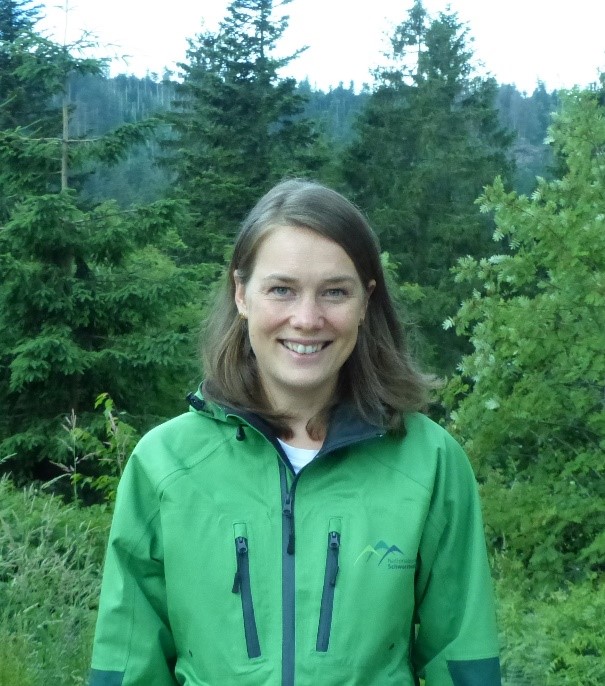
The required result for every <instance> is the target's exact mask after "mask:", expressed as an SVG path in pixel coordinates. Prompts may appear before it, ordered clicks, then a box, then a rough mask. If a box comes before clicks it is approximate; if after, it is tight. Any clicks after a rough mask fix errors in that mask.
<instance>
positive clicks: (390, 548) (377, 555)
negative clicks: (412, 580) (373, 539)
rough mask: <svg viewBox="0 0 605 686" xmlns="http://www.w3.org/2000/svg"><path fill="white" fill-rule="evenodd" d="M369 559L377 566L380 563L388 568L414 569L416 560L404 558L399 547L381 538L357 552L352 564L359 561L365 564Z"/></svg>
mask: <svg viewBox="0 0 605 686" xmlns="http://www.w3.org/2000/svg"><path fill="white" fill-rule="evenodd" d="M370 560H372V561H373V562H375V563H376V566H377V567H380V566H381V565H382V566H383V567H386V568H388V569H414V568H415V567H416V560H414V559H410V558H406V556H405V554H404V552H403V550H401V548H399V547H397V546H396V545H389V544H388V543H385V541H383V540H382V539H381V540H380V541H378V543H377V544H376V545H374V546H371V545H367V546H366V547H365V548H364V549H363V550H362V551H361V552H360V553H359V555H358V556H357V559H356V560H355V563H354V564H358V563H359V562H365V564H367V563H368V562H369V561H370ZM383 563H384V564H383Z"/></svg>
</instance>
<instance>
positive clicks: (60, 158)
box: [0, 33, 194, 476]
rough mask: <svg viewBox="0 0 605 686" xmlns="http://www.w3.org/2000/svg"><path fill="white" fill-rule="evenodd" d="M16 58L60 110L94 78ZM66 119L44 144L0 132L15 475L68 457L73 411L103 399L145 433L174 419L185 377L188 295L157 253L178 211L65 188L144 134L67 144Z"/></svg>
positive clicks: (124, 130)
mask: <svg viewBox="0 0 605 686" xmlns="http://www.w3.org/2000/svg"><path fill="white" fill-rule="evenodd" d="M13 48H14V52H13V55H15V56H16V57H17V58H18V59H19V60H21V61H20V62H19V61H18V63H19V64H20V65H26V66H27V68H26V69H21V68H20V69H19V77H20V78H22V79H23V83H24V86H25V87H29V86H30V85H31V84H39V83H41V84H42V85H43V88H44V92H45V94H46V98H47V99H48V100H49V101H50V100H52V99H53V98H57V99H59V101H63V102H64V103H65V96H66V93H65V84H66V83H67V81H68V77H69V75H70V74H73V73H98V72H99V71H100V70H101V65H100V64H99V62H97V61H95V60H89V59H80V58H76V57H73V56H72V55H71V53H70V50H69V46H61V45H56V44H54V43H52V42H51V41H49V40H47V39H45V38H44V37H41V36H36V34H34V33H31V34H29V35H28V37H27V43H19V42H17V43H15V44H14V45H13ZM19 49H22V50H24V51H25V52H26V53H27V54H26V55H21V56H20V55H19V53H18V50H19ZM42 58H44V59H42ZM30 80H31V81H30ZM44 103H45V104H46V103H47V100H44ZM70 111H71V108H70V106H69V103H65V106H64V107H63V108H62V117H63V119H62V121H60V122H56V121H55V128H54V129H52V127H51V126H50V124H51V120H49V122H47V123H48V131H47V132H45V133H46V135H44V136H41V135H40V133H41V132H40V131H39V130H38V129H37V128H36V127H35V126H28V125H27V122H25V124H23V125H22V124H21V122H20V121H16V122H15V123H16V126H15V127H13V128H6V129H4V130H3V131H1V132H0V186H1V187H2V189H3V193H4V197H5V198H8V199H9V202H7V203H6V205H5V219H4V222H3V224H2V227H1V229H0V350H1V353H0V458H5V457H6V456H7V455H12V456H13V457H12V459H11V460H10V461H9V463H8V465H9V467H10V468H11V469H12V470H13V471H14V472H15V473H17V474H19V475H21V476H32V475H38V476H40V475H42V474H43V472H42V471H40V469H39V467H38V466H37V465H38V464H39V463H40V462H41V461H44V464H46V465H48V464H49V462H50V461H61V460H62V458H63V457H65V446H64V441H63V438H64V436H65V434H64V432H63V431H62V430H61V424H62V421H63V418H64V417H65V416H66V415H68V414H70V413H71V411H74V412H76V413H77V414H78V415H79V417H80V419H81V420H82V421H87V416H89V415H90V411H91V410H92V409H93V407H94V402H95V397H96V396H97V395H98V394H99V393H101V392H107V393H109V394H110V395H111V397H112V398H113V401H114V402H115V404H116V406H117V407H119V408H121V409H123V410H127V411H128V412H129V413H130V415H131V416H132V417H133V421H134V422H135V423H136V424H138V425H139V426H140V427H143V426H145V425H148V424H149V422H151V421H154V419H155V418H157V417H158V416H165V415H166V414H170V413H172V412H173V411H174V409H175V408H176V407H178V406H177V404H176V403H175V400H176V399H177V398H179V396H182V395H183V394H184V392H185V388H186V384H187V382H188V380H189V379H190V377H191V376H192V373H193V372H192V369H193V357H194V355H193V346H191V345H190V331H191V330H193V328H194V326H193V325H192V320H191V318H190V317H189V314H190V312H191V310H190V309H189V307H188V303H189V302H190V301H191V299H192V282H191V280H190V279H189V278H188V277H187V274H185V273H183V272H182V271H181V270H179V269H178V268H177V267H176V266H175V265H174V263H173V262H172V261H171V260H170V259H169V258H168V257H166V254H165V253H166V251H167V250H168V249H169V248H171V247H172V245H173V244H174V241H175V240H176V238H175V231H174V227H175V226H176V225H178V223H179V219H178V214H179V206H178V204H177V203H175V202H172V201H164V202H161V203H156V204H154V205H151V206H147V207H132V208H130V210H129V211H127V212H121V211H119V208H118V207H117V205H116V203H113V202H107V203H103V204H101V205H97V206H93V207H90V206H88V205H87V204H86V203H84V202H83V201H82V200H81V199H80V198H79V195H78V192H77V190H76V189H75V188H74V186H75V185H76V184H74V183H73V179H74V178H75V177H77V176H78V174H79V173H80V171H81V170H82V169H86V168H87V167H89V166H91V165H96V166H98V165H102V164H113V163H115V162H116V161H118V160H119V159H120V158H121V157H123V156H124V155H125V154H126V153H127V151H128V149H129V147H130V146H131V145H132V144H133V143H136V142H140V141H142V140H144V138H145V136H146V135H147V132H148V130H149V128H150V125H149V124H145V123H140V124H127V125H124V126H122V127H120V128H119V129H116V130H114V131H112V132H110V133H109V134H107V135H104V136H102V137H100V138H98V139H86V140H82V139H74V138H72V137H71V136H70V131H69V116H70ZM179 389H180V390H179Z"/></svg>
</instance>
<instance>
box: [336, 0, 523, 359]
mask: <svg viewBox="0 0 605 686" xmlns="http://www.w3.org/2000/svg"><path fill="white" fill-rule="evenodd" d="M391 43H392V48H393V51H392V66H391V67H389V68H385V69H382V70H380V71H379V72H378V74H377V76H378V77H379V80H378V85H377V87H376V88H375V90H374V92H373V93H372V94H371V96H370V98H369V101H368V104H367V106H366V108H365V109H364V111H363V112H362V114H361V116H360V117H359V119H358V121H357V125H356V130H357V138H356V140H354V142H353V143H352V144H351V146H350V147H349V148H348V150H347V151H346V152H345V154H344V156H343V159H342V164H341V167H342V175H343V178H344V180H345V182H346V184H347V185H348V187H349V188H350V189H351V192H352V193H353V195H354V197H355V198H356V200H357V202H358V203H359V204H360V205H361V207H362V208H363V209H365V210H366V211H367V212H368V214H369V216H370V218H371V220H372V222H373V224H374V226H375V227H376V229H377V231H378V233H379V235H380V238H381V242H382V247H383V249H385V250H387V251H388V252H389V253H390V255H391V259H392V260H393V262H394V263H396V264H397V265H398V276H399V278H400V279H401V280H402V281H404V282H408V283H412V284H417V285H419V286H420V290H418V289H416V290H415V291H414V292H415V294H416V301H415V302H414V303H413V304H411V305H410V309H411V310H412V314H413V316H414V317H415V318H416V320H417V322H418V324H419V327H420V329H421V331H422V333H423V337H424V348H423V353H424V357H425V361H427V362H431V363H432V364H433V365H434V367H435V368H436V369H438V370H439V371H441V372H444V371H446V372H447V371H451V370H452V368H453V367H454V366H455V364H456V362H457V360H458V358H459V355H460V351H461V348H462V346H463V343H462V341H458V343H455V344H454V345H453V344H452V341H451V340H450V339H449V338H448V339H446V337H445V336H444V334H443V331H442V322H443V320H444V319H445V318H446V317H447V316H448V315H450V314H451V313H452V312H454V311H455V310H456V308H457V306H458V304H459V302H460V300H461V299H462V297H463V293H464V291H462V290H461V288H460V286H459V285H457V284H455V283H454V281H453V277H452V275H451V273H450V269H451V267H452V266H453V265H454V264H455V262H456V260H457V258H458V257H460V256H462V255H466V254H469V255H481V254H484V253H485V251H486V250H487V246H488V245H489V239H490V235H491V228H490V223H489V222H488V221H487V220H486V218H485V217H483V216H481V215H480V213H479V211H478V209H477V207H476V206H475V204H474V201H475V199H476V197H477V196H478V195H479V194H480V192H481V190H482V188H483V187H484V186H485V184H486V183H489V182H491V181H492V180H493V178H494V177H495V176H496V175H497V174H502V175H503V176H504V177H505V178H506V177H507V176H508V174H509V172H510V168H511V165H510V162H509V159H508V148H509V145H510V142H511V137H510V136H509V135H508V134H507V133H505V131H504V130H503V129H502V128H501V126H500V124H499V121H498V114H497V110H496V108H495V96H496V92H497V91H496V84H495V82H494V81H493V80H492V79H482V78H479V77H475V76H473V72H472V68H471V58H472V52H471V50H470V47H469V38H468V34H467V29H466V28H465V27H464V26H463V25H461V24H460V22H459V21H458V19H457V16H456V14H454V13H450V12H446V13H441V14H439V15H438V17H437V18H436V19H430V18H429V17H428V15H427V13H426V11H425V9H424V6H423V4H422V2H420V1H417V2H416V3H415V4H414V6H413V8H412V10H411V12H410V13H409V16H408V19H407V20H406V21H404V22H403V23H402V24H401V25H400V26H398V27H397V29H396V30H395V32H394V34H393V37H392V40H391Z"/></svg>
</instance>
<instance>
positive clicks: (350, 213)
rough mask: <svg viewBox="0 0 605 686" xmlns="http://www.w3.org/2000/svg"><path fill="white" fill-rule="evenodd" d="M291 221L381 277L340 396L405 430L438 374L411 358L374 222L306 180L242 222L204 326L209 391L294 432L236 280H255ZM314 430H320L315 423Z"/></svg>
mask: <svg viewBox="0 0 605 686" xmlns="http://www.w3.org/2000/svg"><path fill="white" fill-rule="evenodd" d="M283 226H291V227H299V228H306V229H310V230H311V231H315V232H317V233H318V234H319V235H321V236H324V237H325V238H329V239H330V240H333V241H335V242H336V243H338V245H340V246H341V247H342V248H343V250H344V251H345V252H346V253H347V255H348V256H349V257H350V258H351V260H352V262H353V264H354V265H355V268H356V269H357V273H358V274H359V278H360V279H361V282H362V284H364V285H366V286H367V284H369V282H370V281H371V280H374V281H375V282H376V286H375V287H374V290H373V292H372V294H371V296H370V299H369V303H368V308H367V312H366V315H365V319H364V322H363V324H362V325H361V327H360V329H359V335H358V338H357V343H356V345H355V348H354V350H353V352H352V353H351V355H350V357H349V358H348V360H347V361H346V362H345V364H344V365H343V367H342V369H341V372H340V379H339V388H338V398H337V400H338V401H343V400H349V401H351V402H353V403H354V405H355V406H356V408H357V410H358V412H359V414H360V415H361V416H362V417H363V418H364V419H366V420H367V421H369V422H370V423H372V424H375V425H377V426H381V427H384V428H386V429H390V430H397V429H400V428H401V427H402V419H403V415H404V414H405V413H406V412H409V411H414V410H420V409H423V408H424V407H425V406H426V403H427V401H428V393H429V390H430V389H431V387H432V386H433V385H434V383H433V379H432V377H429V376H427V375H424V374H422V373H420V372H419V371H418V369H417V368H416V367H415V365H414V363H413V361H412V359H411V357H410V353H409V350H408V348H407V345H406V340H405V336H404V331H403V328H402V326H401V324H400V322H399V319H398V317H397V314H396V311H395V307H394V305H393V300H392V298H391V296H390V294H389V291H388V289H387V284H386V281H385V275H384V271H383V268H382V264H381V261H380V248H379V244H378V239H377V237H376V235H375V234H374V232H373V231H372V229H371V228H370V226H369V224H368V222H367V221H366V220H365V218H364V216H363V215H362V214H361V212H360V211H359V210H358V209H357V208H356V207H355V206H354V205H353V204H352V203H351V202H349V201H348V200H347V199H346V198H344V197H343V196H342V195H340V193H337V192H336V191H334V190H331V189H329V188H326V187H325V186H322V185H320V184H319V183H315V182H311V181H306V180H300V179H291V180H287V181H282V182H281V183H279V184H278V185H277V186H275V187H274V188H273V189H272V190H270V191H269V192H268V193H267V194H266V195H264V196H263V197H262V198H261V199H260V200H259V202H258V203H257V204H256V206H255V207H254V208H253V209H252V211H251V212H250V214H249V215H248V216H247V217H246V219H245V220H244V222H243V224H242V225H241V228H240V231H239V233H238V235H237V238H236V241H235V247H234V251H233V257H232V259H231V263H230V265H229V269H228V271H227V273H226V274H225V275H224V277H223V278H224V280H223V283H222V284H221V287H220V289H219V291H218V293H217V296H216V298H215V301H214V303H213V306H212V307H211V310H210V313H209V315H208V317H207V319H206V321H205V325H204V327H203V335H202V359H203V364H204V373H205V382H204V385H203V392H204V395H205V396H206V397H207V398H209V399H211V400H215V401H217V402H219V403H222V404H226V405H229V406H231V407H234V408H239V409H242V410H246V411H252V412H255V413H256V414H259V415H260V416H262V417H263V418H264V419H265V420H267V421H268V422H269V423H271V424H272V425H273V426H274V427H275V429H276V430H277V431H278V432H281V433H282V434H284V435H285V436H286V437H287V436H288V434H289V431H288V428H287V418H286V417H284V416H283V415H278V414H276V413H275V412H274V411H272V409H271V407H270V406H269V403H268V401H267V398H266V396H265V393H264V392H263V389H262V386H261V383H260V379H259V374H258V369H257V365H256V359H255V357H254V353H253V352H252V348H251V346H250V341H249V339H248V331H247V324H246V321H245V320H243V319H241V318H240V317H239V313H238V310H237V307H236V305H235V280H234V274H235V272H237V274H238V278H240V279H241V280H242V281H243V283H244V284H245V283H247V281H248V280H249V279H250V275H251V274H252V270H253V269H254V263H255V259H256V255H257V253H258V249H259V246H260V244H261V243H262V241H263V239H264V238H265V237H266V236H267V235H268V234H269V233H270V232H271V231H272V229H275V228H277V227H283ZM328 410H329V408H326V409H325V412H327V411H328ZM325 412H324V416H325ZM320 421H322V420H321V419H320ZM308 429H309V432H310V433H311V434H314V433H315V430H313V428H312V426H311V425H310V426H309V427H308Z"/></svg>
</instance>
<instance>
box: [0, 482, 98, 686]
mask: <svg viewBox="0 0 605 686" xmlns="http://www.w3.org/2000/svg"><path fill="white" fill-rule="evenodd" d="M109 521H110V515H109V512H108V511H107V510H106V509H105V508H102V507H92V508H87V509H86V510H82V509H80V508H79V507H77V506H71V507H66V506H64V505H62V504H61V503H60V502H59V501H58V500H57V499H56V498H52V497H50V496H46V495H43V494H40V493H39V492H37V491H36V490H35V489H34V488H33V487H29V488H27V489H23V490H17V489H16V488H15V487H14V486H13V485H12V484H11V482H10V481H9V480H8V479H6V478H4V479H0V684H2V685H3V686H44V685H45V684H65V685H67V684H83V683H85V677H86V674H87V672H88V669H89V664H90V646H91V642H92V633H93V631H94V622H95V619H96V606H97V601H98V594H99V589H100V576H101V575H100V570H101V564H102V560H103V556H104V549H105V541H106V539H107V535H108V532H109Z"/></svg>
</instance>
